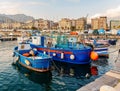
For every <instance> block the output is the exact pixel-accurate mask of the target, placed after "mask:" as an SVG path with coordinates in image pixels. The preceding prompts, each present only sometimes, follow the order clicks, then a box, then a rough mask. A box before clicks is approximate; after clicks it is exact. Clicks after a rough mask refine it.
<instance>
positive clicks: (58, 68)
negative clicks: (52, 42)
mask: <svg viewBox="0 0 120 91" xmlns="http://www.w3.org/2000/svg"><path fill="white" fill-rule="evenodd" d="M52 63H53V65H54V66H55V68H56V69H57V70H58V72H59V73H60V72H61V70H60V69H59V68H58V67H57V65H56V64H55V62H54V61H52Z"/></svg>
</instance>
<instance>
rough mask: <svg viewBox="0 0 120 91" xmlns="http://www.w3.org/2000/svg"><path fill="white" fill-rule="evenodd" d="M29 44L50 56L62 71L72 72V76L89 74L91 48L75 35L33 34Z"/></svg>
mask: <svg viewBox="0 0 120 91" xmlns="http://www.w3.org/2000/svg"><path fill="white" fill-rule="evenodd" d="M30 46H31V47H32V48H36V49H37V51H39V52H42V53H44V54H48V55H49V56H51V57H52V59H53V60H54V63H55V65H57V68H59V69H60V71H61V70H62V72H63V73H66V74H71V73H74V74H73V75H74V76H85V75H86V74H90V67H91V65H90V63H91V58H90V54H91V51H92V48H91V47H89V46H87V45H84V44H82V43H79V42H77V38H76V37H75V36H71V37H68V36H66V35H56V36H55V35H54V36H50V37H48V36H33V37H32V43H30Z"/></svg>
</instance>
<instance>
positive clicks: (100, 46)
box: [85, 39, 109, 57]
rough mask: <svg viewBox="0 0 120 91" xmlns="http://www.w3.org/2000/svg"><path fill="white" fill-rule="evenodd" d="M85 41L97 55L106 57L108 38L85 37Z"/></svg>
mask: <svg viewBox="0 0 120 91" xmlns="http://www.w3.org/2000/svg"><path fill="white" fill-rule="evenodd" d="M85 43H86V44H87V45H89V46H91V47H92V48H93V50H94V51H95V52H96V53H97V54H98V55H99V57H108V56H109V54H108V47H109V42H108V40H103V39H85Z"/></svg>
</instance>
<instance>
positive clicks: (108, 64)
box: [0, 41, 118, 91]
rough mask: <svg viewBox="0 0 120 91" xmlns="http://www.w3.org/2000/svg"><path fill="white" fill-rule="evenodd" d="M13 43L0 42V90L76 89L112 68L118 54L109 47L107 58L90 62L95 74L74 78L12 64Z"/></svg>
mask: <svg viewBox="0 0 120 91" xmlns="http://www.w3.org/2000/svg"><path fill="white" fill-rule="evenodd" d="M15 45H17V43H16V42H15V41H7V42H1V43H0V91H76V90H77V89H79V88H80V87H82V86H84V85H86V84H88V83H90V82H91V81H94V80H95V79H96V78H98V77H100V76H101V75H103V74H104V73H105V72H107V71H109V70H110V69H111V68H113V67H114V61H115V60H116V59H117V55H118V54H117V53H118V52H112V51H114V50H115V49H116V48H115V47H111V48H110V50H109V51H110V52H111V53H110V58H109V59H99V60H98V61H96V62H93V63H92V65H95V66H97V67H98V71H99V73H98V75H97V76H92V77H91V78H90V79H76V78H73V77H67V76H58V75H57V73H56V72H54V71H52V73H51V72H47V73H44V74H43V73H41V74H40V73H36V72H30V71H29V70H27V69H24V68H22V67H18V66H15V65H12V62H13V57H12V52H13V48H14V46H15ZM51 74H52V75H51ZM51 78H52V79H51Z"/></svg>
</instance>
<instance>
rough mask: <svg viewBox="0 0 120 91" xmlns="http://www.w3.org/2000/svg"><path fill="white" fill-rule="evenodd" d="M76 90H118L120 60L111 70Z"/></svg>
mask: <svg viewBox="0 0 120 91" xmlns="http://www.w3.org/2000/svg"><path fill="white" fill-rule="evenodd" d="M111 88H112V89H111ZM77 91H120V62H117V63H116V64H115V67H114V68H113V69H112V70H110V71H109V72H107V73H106V74H104V75H103V76H101V77H100V78H98V79H96V80H95V81H94V82H91V83H89V84H87V85H86V86H84V87H82V88H80V89H78V90H77Z"/></svg>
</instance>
